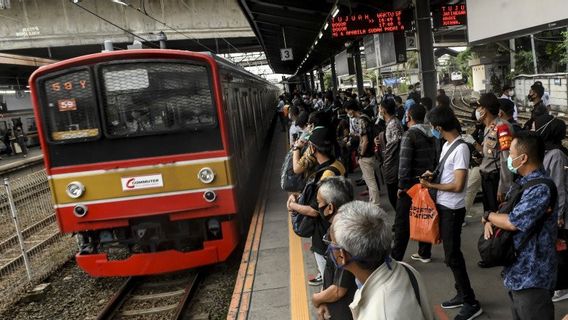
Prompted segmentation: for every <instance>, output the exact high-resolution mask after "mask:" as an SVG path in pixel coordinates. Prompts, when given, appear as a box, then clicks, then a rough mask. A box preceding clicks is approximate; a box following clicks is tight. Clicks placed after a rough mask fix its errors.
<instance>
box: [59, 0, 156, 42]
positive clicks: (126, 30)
mask: <svg viewBox="0 0 568 320" xmlns="http://www.w3.org/2000/svg"><path fill="white" fill-rule="evenodd" d="M69 2H71V3H73V4H74V5H76V6H77V7H79V8H81V9H83V10H85V11H86V12H88V13H90V14H92V15H93V16H95V17H97V18H99V19H101V20H103V21H105V22H106V23H108V24H111V25H113V26H115V27H117V28H118V29H120V30H122V31H124V32H126V33H128V34H130V35H132V36H133V37H135V38H137V39H139V40H142V41H144V42H145V43H147V44H149V45H151V46H152V47H154V48H160V47H159V46H158V45H156V44H154V43H152V42H151V41H150V40H148V39H146V38H144V37H142V36H139V35H137V34H136V33H134V32H132V31H130V30H128V29H125V28H123V27H121V26H119V25H117V24H116V23H114V22H112V21H110V20H108V19H106V18H104V17H102V16H100V15H99V14H97V13H96V12H93V11H91V10H89V9H87V8H85V7H83V6H82V5H80V4H79V3H78V2H74V1H73V0H69Z"/></svg>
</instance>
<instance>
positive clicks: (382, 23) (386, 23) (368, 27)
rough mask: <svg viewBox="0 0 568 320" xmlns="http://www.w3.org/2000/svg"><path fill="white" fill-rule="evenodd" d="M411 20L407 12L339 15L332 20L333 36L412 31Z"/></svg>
mask: <svg viewBox="0 0 568 320" xmlns="http://www.w3.org/2000/svg"><path fill="white" fill-rule="evenodd" d="M410 18H411V17H410V12H409V11H406V10H397V11H382V12H359V13H353V14H350V15H341V14H339V15H338V16H336V17H333V18H332V19H331V35H332V37H333V38H340V37H356V36H364V35H368V34H374V33H386V32H399V31H405V30H408V29H410Z"/></svg>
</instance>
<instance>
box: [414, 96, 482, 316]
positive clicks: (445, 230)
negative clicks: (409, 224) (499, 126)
mask: <svg viewBox="0 0 568 320" xmlns="http://www.w3.org/2000/svg"><path fill="white" fill-rule="evenodd" d="M429 117H430V124H431V125H432V134H433V135H434V137H436V138H438V139H441V138H444V140H446V143H445V144H444V145H443V147H442V153H441V154H440V159H441V160H440V164H439V170H440V172H437V176H436V177H434V176H433V174H432V173H431V172H427V173H426V174H425V176H429V177H430V178H428V179H420V183H421V184H422V185H423V186H424V187H426V188H429V189H434V190H435V191H436V208H437V210H438V213H439V215H440V236H441V240H442V245H443V247H444V256H445V259H444V260H445V262H446V265H447V266H448V267H450V269H451V270H452V273H453V275H454V281H455V287H456V290H457V294H456V296H455V297H453V298H452V299H450V300H448V301H445V302H442V305H441V306H442V308H445V309H453V308H459V307H461V310H460V312H459V314H458V315H457V316H456V317H455V318H454V319H455V320H466V319H468V320H469V319H474V318H476V317H477V316H479V315H480V314H481V313H482V312H483V310H482V309H481V306H480V304H479V302H478V301H477V300H476V299H475V293H474V292H473V288H472V287H471V283H470V281H469V276H468V274H467V269H466V266H465V260H464V257H463V254H462V251H461V230H462V224H463V222H464V218H465V193H466V192H465V191H466V190H465V185H466V182H467V171H468V169H469V158H470V153H469V147H468V146H467V144H465V142H464V141H463V140H462V139H461V136H460V132H459V131H458V128H457V127H458V124H459V122H458V121H457V119H456V116H455V115H454V112H453V111H452V109H450V108H443V107H437V108H434V109H432V111H430V115H429ZM433 181H439V182H438V183H436V182H433Z"/></svg>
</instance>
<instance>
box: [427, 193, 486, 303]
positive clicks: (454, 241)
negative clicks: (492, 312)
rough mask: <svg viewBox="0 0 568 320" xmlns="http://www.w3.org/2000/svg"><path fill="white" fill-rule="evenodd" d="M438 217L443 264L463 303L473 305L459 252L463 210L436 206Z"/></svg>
mask: <svg viewBox="0 0 568 320" xmlns="http://www.w3.org/2000/svg"><path fill="white" fill-rule="evenodd" d="M436 208H437V209H438V214H439V215H440V237H441V239H442V245H443V247H444V256H445V258H444V262H445V263H446V265H447V266H448V267H450V269H451V270H452V273H453V275H454V281H455V287H456V290H457V293H458V295H460V296H461V297H462V299H463V301H464V303H469V304H475V303H477V301H476V300H475V293H474V292H473V289H472V288H471V283H470V282H469V276H468V275H467V269H466V267H465V260H464V258H463V254H462V252H461V231H462V223H463V220H464V218H465V208H460V209H455V210H453V209H449V208H447V207H444V206H442V205H439V204H437V205H436Z"/></svg>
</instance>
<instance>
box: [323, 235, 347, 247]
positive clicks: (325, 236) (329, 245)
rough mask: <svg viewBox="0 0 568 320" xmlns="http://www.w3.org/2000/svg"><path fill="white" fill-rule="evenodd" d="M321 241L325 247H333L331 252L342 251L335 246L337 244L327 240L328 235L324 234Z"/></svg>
mask: <svg viewBox="0 0 568 320" xmlns="http://www.w3.org/2000/svg"><path fill="white" fill-rule="evenodd" d="M321 240H322V241H323V243H324V244H325V245H326V246H328V247H333V250H339V249H342V248H341V247H339V246H338V245H337V243H334V242H333V241H331V239H329V233H326V234H325V235H324V236H323V238H322V239H321Z"/></svg>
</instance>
